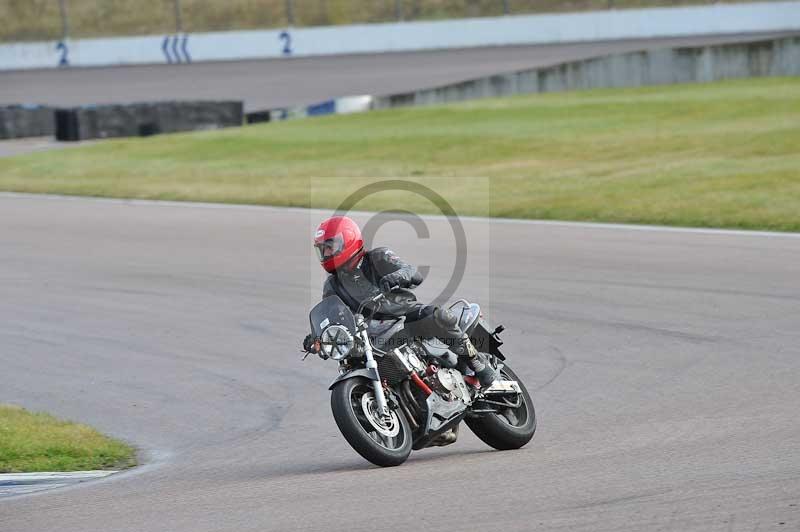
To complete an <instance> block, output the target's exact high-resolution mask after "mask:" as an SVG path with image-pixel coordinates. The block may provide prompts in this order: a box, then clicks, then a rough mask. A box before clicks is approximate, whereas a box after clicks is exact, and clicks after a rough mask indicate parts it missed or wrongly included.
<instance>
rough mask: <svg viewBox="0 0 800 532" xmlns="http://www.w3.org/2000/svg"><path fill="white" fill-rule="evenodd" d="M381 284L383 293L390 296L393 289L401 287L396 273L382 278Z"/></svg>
mask: <svg viewBox="0 0 800 532" xmlns="http://www.w3.org/2000/svg"><path fill="white" fill-rule="evenodd" d="M379 284H380V287H381V292H383V293H384V294H388V293H389V292H391V291H392V288H395V287H397V286H399V285H400V279H399V278H398V276H397V275H395V274H394V273H389V274H386V275H384V276H383V277H381V280H380V282H379Z"/></svg>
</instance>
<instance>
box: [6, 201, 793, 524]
mask: <svg viewBox="0 0 800 532" xmlns="http://www.w3.org/2000/svg"><path fill="white" fill-rule="evenodd" d="M323 215H324V213H320V212H309V211H302V210H282V209H270V208H257V207H252V208H214V207H209V206H192V205H183V206H178V205H170V204H163V205H152V204H140V203H126V202H114V201H96V200H86V199H73V200H65V199H53V198H45V197H42V198H31V197H16V196H9V195H0V287H2V288H0V296H1V297H0V367H1V368H2V371H3V375H2V380H1V381H0V400H2V401H5V402H12V403H17V404H21V405H23V406H25V407H28V408H32V409H42V410H47V411H50V412H53V413H55V414H57V415H60V416H65V417H67V418H72V419H78V420H81V421H83V422H87V423H90V424H92V425H95V426H96V427H98V428H99V429H101V430H103V431H106V432H108V433H110V434H113V435H114V436H118V437H121V438H125V439H127V440H128V441H130V442H132V443H134V444H135V445H137V446H138V447H139V448H140V449H142V453H143V458H144V465H143V466H142V467H141V468H138V469H135V470H133V471H131V472H126V473H120V474H117V475H113V476H112V477H110V478H109V479H106V480H100V481H94V482H90V483H86V484H82V485H80V486H77V487H71V488H64V489H58V490H52V491H49V492H43V493H39V494H33V495H23V496H18V497H9V498H5V499H2V500H0V530H2V531H3V532H23V531H39V530H59V531H63V532H68V531H75V532H89V531H104V532H105V531H108V530H114V531H136V532H141V531H153V530H166V531H192V532H203V531H222V530H237V531H249V530H252V531H264V530H351V531H361V530H363V531H374V530H419V529H422V530H504V531H527V530H534V529H535V530H585V531H617V530H630V531H642V530H666V531H703V532H708V531H717V530H718V531H730V530H760V531H766V530H781V531H785V530H798V528H800V506H798V505H800V445H798V441H800V423H798V421H797V406H798V404H800V282H799V281H798V279H800V276H798V274H800V238H798V237H797V236H794V237H793V236H769V235H766V236H765V235H744V234H738V233H735V232H734V233H713V232H702V231H701V232H674V231H642V230H636V229H630V228H613V227H591V226H586V225H560V224H537V223H503V222H488V221H486V220H465V221H464V227H465V230H466V233H467V236H468V239H469V242H470V246H471V249H472V254H471V255H470V256H471V257H472V258H471V260H470V261H469V262H468V267H467V271H466V273H465V278H464V281H463V283H462V285H461V289H459V293H458V295H462V296H466V297H468V298H475V299H478V300H481V301H482V302H483V303H484V310H485V312H486V314H487V315H488V316H489V317H490V318H492V319H494V321H495V322H501V323H503V324H505V325H506V327H507V332H506V333H504V337H505V338H506V340H507V344H506V347H507V349H506V351H507V354H508V355H509V361H510V363H511V364H512V365H513V367H514V368H515V369H516V370H517V372H518V373H519V374H520V375H521V377H522V378H523V379H524V381H525V382H526V383H527V384H528V387H529V389H530V390H531V391H532V394H533V398H534V401H535V403H536V406H537V410H538V416H539V429H538V431H537V435H536V437H535V438H534V439H533V441H532V442H531V443H530V444H529V445H528V446H527V447H525V448H523V449H522V450H519V451H513V452H497V451H493V450H490V449H489V448H487V447H486V446H485V445H483V444H482V443H481V442H480V441H479V440H477V438H475V437H474V436H472V434H470V433H469V431H468V430H467V429H466V428H464V430H463V431H462V434H461V437H460V439H459V441H458V442H457V443H456V444H454V445H452V446H449V447H446V448H441V449H429V450H423V451H421V452H417V453H414V454H412V457H411V459H410V460H409V461H408V462H407V463H406V464H405V465H403V466H401V467H398V468H390V469H380V468H376V467H373V466H371V465H369V464H367V463H366V462H364V461H363V460H362V459H361V458H360V457H358V456H357V455H356V454H355V453H354V452H353V451H352V450H351V449H350V448H349V447H348V446H347V444H346V443H345V441H344V439H343V438H342V437H341V436H340V435H339V433H338V431H337V428H336V426H335V424H334V422H333V420H332V418H331V415H330V410H329V402H328V401H329V395H328V391H327V385H328V384H329V382H330V381H331V380H332V378H333V377H334V375H335V365H334V364H333V363H331V362H323V361H320V360H315V359H311V358H309V360H307V361H306V362H304V363H301V362H300V361H299V360H298V358H299V353H298V343H299V341H300V339H301V338H302V337H303V335H304V334H305V332H306V329H307V311H308V309H309V307H310V305H311V304H312V303H313V302H315V301H316V299H317V297H318V295H319V292H318V291H319V287H320V281H321V279H322V274H321V271H318V270H319V268H318V266H317V265H315V264H314V263H313V258H311V248H310V245H309V238H310V234H312V233H311V229H310V228H311V227H312V226H313V224H314V223H315V222H316V221H318V220H319V218H321V217H322V216H323ZM358 219H359V220H360V221H362V222H363V221H364V220H365V218H364V217H359V218H358ZM426 223H427V224H428V226H429V228H430V229H431V239H430V240H417V239H416V237H415V236H414V233H413V231H411V230H410V228H409V226H408V225H407V224H404V223H402V222H392V223H390V224H387V225H384V226H383V228H382V229H380V231H379V233H378V238H379V239H380V242H383V243H391V245H392V246H393V247H394V248H395V249H396V250H397V251H398V252H400V253H401V254H402V255H405V256H407V257H408V258H409V259H411V260H413V261H418V262H419V263H423V264H428V265H430V266H431V271H430V273H429V275H428V279H427V281H426V283H424V284H423V285H422V286H421V287H420V289H419V291H420V295H421V297H422V298H431V297H433V296H434V294H435V293H436V292H437V290H438V289H439V288H441V286H443V285H444V283H445V282H446V281H447V279H448V278H449V275H450V269H451V263H452V259H453V254H454V250H453V245H452V243H448V242H446V241H445V240H443V239H444V238H445V237H446V236H447V235H449V234H450V233H449V226H448V225H447V223H446V222H445V221H444V220H442V219H438V220H437V219H430V220H426ZM442 235H443V236H442ZM451 239H452V237H451ZM469 493H472V494H473V495H471V496H470V495H468V494H469Z"/></svg>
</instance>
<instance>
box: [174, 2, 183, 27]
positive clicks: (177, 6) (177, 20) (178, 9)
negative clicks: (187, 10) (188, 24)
mask: <svg viewBox="0 0 800 532" xmlns="http://www.w3.org/2000/svg"><path fill="white" fill-rule="evenodd" d="M173 3H174V4H175V33H182V32H183V20H181V0H174V2H173Z"/></svg>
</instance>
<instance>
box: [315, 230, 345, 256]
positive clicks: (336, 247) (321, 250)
mask: <svg viewBox="0 0 800 532" xmlns="http://www.w3.org/2000/svg"><path fill="white" fill-rule="evenodd" d="M314 249H316V250H317V258H318V259H319V261H320V262H324V261H326V260H328V259H331V258H333V257H335V256H337V255H338V254H339V253H341V252H342V250H343V249H344V238H342V235H336V236H335V237H333V238H329V239H327V240H324V241H322V242H317V243H315V244H314Z"/></svg>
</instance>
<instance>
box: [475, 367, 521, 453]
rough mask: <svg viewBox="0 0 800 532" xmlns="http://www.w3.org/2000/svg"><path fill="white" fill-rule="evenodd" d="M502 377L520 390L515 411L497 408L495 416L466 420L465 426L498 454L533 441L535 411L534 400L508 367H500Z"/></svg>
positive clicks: (487, 415)
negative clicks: (513, 383)
mask: <svg viewBox="0 0 800 532" xmlns="http://www.w3.org/2000/svg"><path fill="white" fill-rule="evenodd" d="M500 375H501V378H502V379H504V380H513V381H517V383H519V387H520V389H521V390H522V393H521V394H520V397H519V399H520V402H519V406H517V407H516V408H512V407H509V408H498V411H497V413H492V414H484V415H482V416H480V417H473V418H470V417H468V418H467V419H465V420H464V421H465V423H466V424H467V426H468V427H469V428H470V430H471V431H472V432H473V433H474V434H475V435H476V436H477V437H478V438H480V439H481V440H482V441H483V443H485V444H487V445H489V446H491V447H494V448H495V449H498V450H500V451H507V450H510V449H519V448H520V447H522V446H523V445H525V444H526V443H528V442H529V441H531V438H533V434H534V433H535V432H536V411H535V410H534V409H533V400H532V399H531V396H530V394H529V393H528V390H526V389H525V384H524V383H523V382H522V381H521V380H520V379H519V377H517V374H516V373H514V372H513V371H512V370H511V368H509V367H508V366H503V368H502V369H501V370H500Z"/></svg>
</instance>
